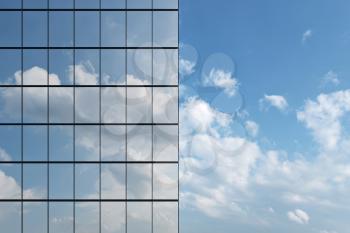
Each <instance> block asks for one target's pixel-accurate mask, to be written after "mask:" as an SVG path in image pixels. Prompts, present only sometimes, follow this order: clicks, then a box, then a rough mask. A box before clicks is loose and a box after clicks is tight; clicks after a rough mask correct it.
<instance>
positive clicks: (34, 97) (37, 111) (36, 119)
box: [23, 87, 48, 123]
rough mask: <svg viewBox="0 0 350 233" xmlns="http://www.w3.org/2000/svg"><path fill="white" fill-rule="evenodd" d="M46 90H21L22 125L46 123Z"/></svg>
mask: <svg viewBox="0 0 350 233" xmlns="http://www.w3.org/2000/svg"><path fill="white" fill-rule="evenodd" d="M47 107H48V106H47V88H46V87H25V88H23V121H24V123H47V120H48V119H47Z"/></svg>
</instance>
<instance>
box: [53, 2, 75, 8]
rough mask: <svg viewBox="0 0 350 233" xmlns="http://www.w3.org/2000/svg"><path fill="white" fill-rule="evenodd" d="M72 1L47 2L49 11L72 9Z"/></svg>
mask: <svg viewBox="0 0 350 233" xmlns="http://www.w3.org/2000/svg"><path fill="white" fill-rule="evenodd" d="M73 2H74V0H49V7H50V8H51V9H72V8H73Z"/></svg>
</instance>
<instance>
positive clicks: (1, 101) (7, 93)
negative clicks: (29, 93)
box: [0, 87, 21, 123]
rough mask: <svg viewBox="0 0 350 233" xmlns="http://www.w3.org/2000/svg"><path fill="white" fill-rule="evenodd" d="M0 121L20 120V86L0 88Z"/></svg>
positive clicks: (17, 121)
mask: <svg viewBox="0 0 350 233" xmlns="http://www.w3.org/2000/svg"><path fill="white" fill-rule="evenodd" d="M0 122H1V123H20V122H21V88H17V87H8V88H5V87H1V88H0Z"/></svg>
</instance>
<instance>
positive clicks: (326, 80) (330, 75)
mask: <svg viewBox="0 0 350 233" xmlns="http://www.w3.org/2000/svg"><path fill="white" fill-rule="evenodd" d="M339 83H340V80H339V75H338V74H337V73H336V72H334V71H333V70H330V71H328V72H327V73H326V74H325V75H324V76H323V78H322V82H321V84H322V86H325V85H327V84H332V85H334V86H338V85H339Z"/></svg>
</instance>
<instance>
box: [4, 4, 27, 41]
mask: <svg viewBox="0 0 350 233" xmlns="http://www.w3.org/2000/svg"><path fill="white" fill-rule="evenodd" d="M2 1H4V0H2ZM11 2H12V1H11ZM21 25H22V23H21V12H15V11H13V12H12V11H11V12H10V11H8V12H6V11H1V12H0V32H6V33H1V35H0V46H2V47H11V46H21V34H22V33H21Z"/></svg>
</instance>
